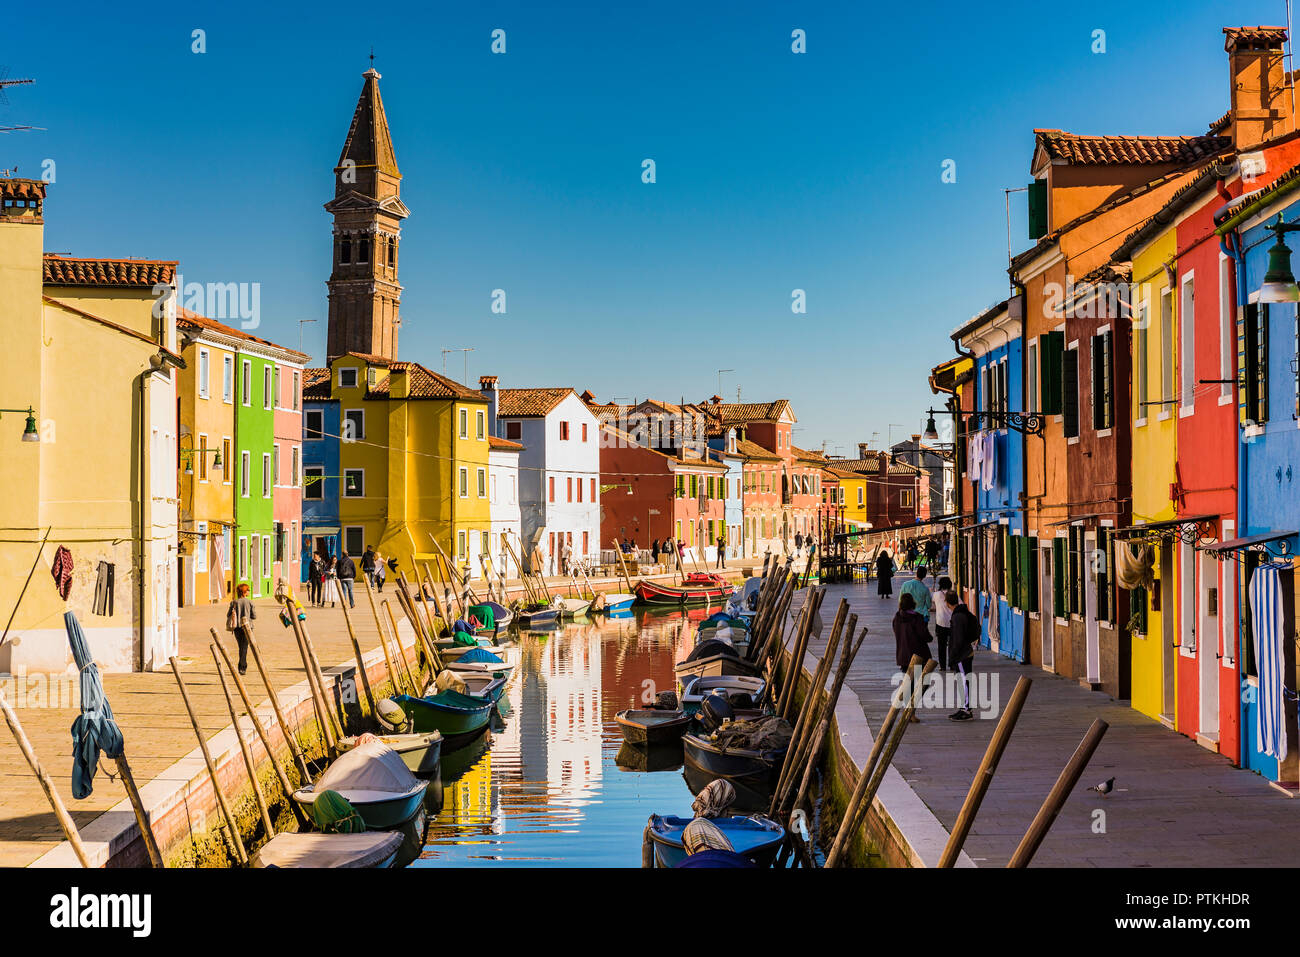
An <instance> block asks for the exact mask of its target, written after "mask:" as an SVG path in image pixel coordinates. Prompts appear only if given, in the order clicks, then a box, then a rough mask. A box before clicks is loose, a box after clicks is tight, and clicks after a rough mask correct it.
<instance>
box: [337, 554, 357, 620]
mask: <svg viewBox="0 0 1300 957" xmlns="http://www.w3.org/2000/svg"><path fill="white" fill-rule="evenodd" d="M334 574H335V575H337V576H338V581H339V592H340V593H341V594H340V596H339V597H340V598H342V597H344V596H346V597H347V599H348V607H349V608H356V607H357V603H356V600H355V599H353V597H352V583H353V582H355V581H356V580H357V563H356V562H354V561H353V560H352V556H351V555H349V554H348V553H347V552H341V553H340V554H339V561H338V564H337V565H335V566H334Z"/></svg>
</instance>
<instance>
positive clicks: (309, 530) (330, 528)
mask: <svg viewBox="0 0 1300 957" xmlns="http://www.w3.org/2000/svg"><path fill="white" fill-rule="evenodd" d="M302 533H303V534H304V535H337V534H338V533H339V527H338V526H337V525H306V526H304V527H303V530H302Z"/></svg>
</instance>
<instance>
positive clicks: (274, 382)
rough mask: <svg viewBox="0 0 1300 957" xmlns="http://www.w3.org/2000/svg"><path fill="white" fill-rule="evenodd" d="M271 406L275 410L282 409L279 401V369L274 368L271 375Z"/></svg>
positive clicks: (281, 403) (282, 406) (282, 405)
mask: <svg viewBox="0 0 1300 957" xmlns="http://www.w3.org/2000/svg"><path fill="white" fill-rule="evenodd" d="M271 405H273V406H275V407H276V408H277V409H282V408H284V403H283V402H282V401H280V367H279V366H276V367H275V369H274V371H273V372H272V374H271Z"/></svg>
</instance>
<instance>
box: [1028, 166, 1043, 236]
mask: <svg viewBox="0 0 1300 957" xmlns="http://www.w3.org/2000/svg"><path fill="white" fill-rule="evenodd" d="M1028 200H1029V238H1030V239H1031V240H1035V241H1036V240H1039V239H1042V238H1043V237H1044V236H1046V235H1047V180H1045V179H1036V180H1034V181H1033V182H1032V183H1030V184H1029V189H1028Z"/></svg>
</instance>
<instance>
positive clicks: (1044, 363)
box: [1028, 332, 1065, 415]
mask: <svg viewBox="0 0 1300 957" xmlns="http://www.w3.org/2000/svg"><path fill="white" fill-rule="evenodd" d="M1064 348H1065V333H1064V332H1046V333H1043V335H1041V336H1039V337H1038V369H1039V375H1040V376H1041V378H1042V382H1041V383H1040V385H1041V388H1040V389H1039V390H1038V395H1039V399H1038V402H1039V405H1040V406H1041V408H1038V409H1029V410H1028V411H1030V412H1044V413H1046V414H1048V415H1060V414H1061V353H1062V351H1063V350H1064Z"/></svg>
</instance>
